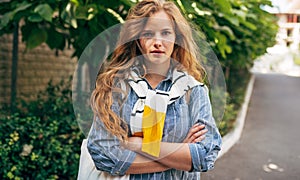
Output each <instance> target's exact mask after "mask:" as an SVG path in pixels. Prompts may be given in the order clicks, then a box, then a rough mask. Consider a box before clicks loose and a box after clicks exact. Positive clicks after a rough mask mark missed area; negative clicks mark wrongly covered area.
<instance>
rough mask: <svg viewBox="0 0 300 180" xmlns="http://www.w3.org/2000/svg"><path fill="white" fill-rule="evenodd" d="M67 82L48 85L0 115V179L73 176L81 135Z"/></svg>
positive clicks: (76, 168) (77, 161) (75, 174)
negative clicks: (37, 95) (16, 109)
mask: <svg viewBox="0 0 300 180" xmlns="http://www.w3.org/2000/svg"><path fill="white" fill-rule="evenodd" d="M69 87H70V86H69V83H63V82H62V83H61V84H59V85H55V86H54V85H52V83H50V84H49V87H48V88H47V90H46V91H45V92H43V93H41V94H39V97H38V99H37V100H36V101H32V102H29V103H26V102H22V103H20V105H19V110H18V113H15V114H13V115H6V116H5V115H2V116H1V118H0V140H1V141H0V146H1V148H0V162H1V163H0V179H76V176H77V171H78V165H79V157H80V146H81V140H82V139H83V135H82V134H81V132H80V130H79V128H78V125H77V122H76V120H75V117H74V115H73V110H72V104H71V103H72V101H71V91H70V90H69Z"/></svg>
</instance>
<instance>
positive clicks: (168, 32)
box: [162, 31, 171, 36]
mask: <svg viewBox="0 0 300 180" xmlns="http://www.w3.org/2000/svg"><path fill="white" fill-rule="evenodd" d="M170 34H171V32H170V31H163V32H162V35H163V36H167V35H170Z"/></svg>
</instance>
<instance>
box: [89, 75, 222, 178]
mask: <svg viewBox="0 0 300 180" xmlns="http://www.w3.org/2000/svg"><path fill="white" fill-rule="evenodd" d="M171 84H172V75H170V73H169V75H168V76H167V78H166V79H165V80H163V81H162V82H160V84H159V85H158V86H157V87H156V89H159V90H164V91H168V90H169V89H170V87H171ZM148 85H149V84H148ZM128 87H129V86H128ZM149 88H151V87H150V85H149ZM128 91H129V92H128V97H127V99H126V100H125V102H124V104H123V106H122V108H121V107H120V106H119V103H117V101H113V105H112V107H111V108H112V110H113V111H114V112H115V113H116V114H117V115H119V116H120V117H121V118H123V119H124V120H125V121H126V122H127V124H128V126H129V124H130V114H131V111H132V109H133V106H134V104H135V102H136V101H137V99H138V97H137V95H136V94H135V92H134V91H133V90H132V89H131V88H130V87H129V89H128ZM186 96H187V94H186V95H184V96H182V97H181V98H179V99H178V100H176V101H175V102H174V103H172V104H170V105H168V107H167V112H166V119H165V125H164V129H163V137H162V142H174V143H181V142H183V140H184V139H185V137H186V135H187V134H188V131H189V129H190V128H191V127H192V126H193V125H194V124H195V123H200V124H205V128H206V129H207V130H208V132H207V133H206V134H205V139H204V140H202V141H201V142H198V143H189V149H190V154H191V158H192V171H190V172H188V171H182V170H176V169H170V170H167V171H163V172H156V173H145V174H131V175H130V179H134V180H135V179H159V180H160V179H162V180H163V179H166V180H169V179H179V180H182V179H200V172H205V171H207V170H210V169H212V168H213V167H214V162H215V160H216V158H217V155H218V152H219V151H220V149H221V142H222V140H221V136H220V133H219V131H218V129H217V127H216V124H215V121H214V118H213V116H212V109H211V103H210V100H209V96H208V91H207V87H206V86H204V85H203V86H202V85H198V86H195V87H194V88H192V89H191V90H190V93H189V96H190V97H189V98H187V97H186ZM187 99H189V100H187ZM187 101H188V102H187ZM130 135H131V133H130V126H129V136H130ZM87 146H88V150H89V153H90V154H91V157H92V159H93V160H94V163H95V166H96V168H97V169H98V170H101V171H106V172H108V173H110V174H111V175H124V174H125V172H126V171H127V169H128V168H129V167H130V165H131V164H132V162H133V161H134V159H135V156H136V153H135V152H133V151H130V150H128V149H125V148H123V147H122V146H121V145H120V141H119V140H118V139H117V138H116V137H115V136H114V135H112V134H111V133H109V132H108V131H107V130H106V128H105V126H104V124H103V123H102V122H101V120H99V119H98V118H97V119H96V120H95V121H94V122H93V125H92V127H91V130H90V133H89V136H88V145H87Z"/></svg>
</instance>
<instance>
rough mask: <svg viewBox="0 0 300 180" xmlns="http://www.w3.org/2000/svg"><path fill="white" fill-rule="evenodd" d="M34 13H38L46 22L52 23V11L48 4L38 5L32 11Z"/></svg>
mask: <svg viewBox="0 0 300 180" xmlns="http://www.w3.org/2000/svg"><path fill="white" fill-rule="evenodd" d="M34 12H35V13H38V14H39V15H40V16H41V17H42V18H43V19H45V20H46V21H49V22H51V21H52V14H53V10H52V8H51V7H50V6H49V5H48V4H41V5H38V6H37V7H36V8H35V9H34Z"/></svg>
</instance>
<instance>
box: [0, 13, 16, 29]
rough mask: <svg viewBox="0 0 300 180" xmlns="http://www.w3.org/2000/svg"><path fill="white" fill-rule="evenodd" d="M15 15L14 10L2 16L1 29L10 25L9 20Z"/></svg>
mask: <svg viewBox="0 0 300 180" xmlns="http://www.w3.org/2000/svg"><path fill="white" fill-rule="evenodd" d="M14 15H15V14H14V12H7V13H5V14H4V15H3V16H2V18H1V19H0V30H1V29H3V28H4V27H5V26H7V25H8V23H9V21H11V20H12V19H13V17H14Z"/></svg>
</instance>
